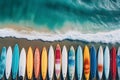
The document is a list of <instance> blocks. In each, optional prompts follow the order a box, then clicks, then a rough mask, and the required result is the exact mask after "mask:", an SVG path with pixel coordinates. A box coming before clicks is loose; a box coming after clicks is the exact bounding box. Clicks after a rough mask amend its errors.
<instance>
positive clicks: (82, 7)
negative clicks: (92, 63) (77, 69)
mask: <svg viewBox="0 0 120 80" xmlns="http://www.w3.org/2000/svg"><path fill="white" fill-rule="evenodd" d="M0 28H1V29H0V36H1V37H9V36H11V37H17V38H27V39H29V40H34V39H42V40H45V41H55V40H63V39H72V40H83V41H87V42H104V43H116V42H118V43H120V0H0ZM16 29H19V30H16ZM29 29H30V30H29ZM31 30H32V31H31Z"/></svg>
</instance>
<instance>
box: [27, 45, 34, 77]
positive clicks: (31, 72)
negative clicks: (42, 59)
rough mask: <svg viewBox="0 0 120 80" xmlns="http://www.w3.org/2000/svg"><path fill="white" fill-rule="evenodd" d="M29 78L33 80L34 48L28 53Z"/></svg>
mask: <svg viewBox="0 0 120 80" xmlns="http://www.w3.org/2000/svg"><path fill="white" fill-rule="evenodd" d="M26 66H27V78H28V79H32V74H33V51H32V48H31V47H29V49H28V53H27V65H26Z"/></svg>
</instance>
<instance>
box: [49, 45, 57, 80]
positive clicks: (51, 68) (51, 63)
mask: <svg viewBox="0 0 120 80" xmlns="http://www.w3.org/2000/svg"><path fill="white" fill-rule="evenodd" d="M54 61H55V60H54V50H53V47H52V46H50V48H49V53H48V75H49V79H50V80H52V78H53V73H54Z"/></svg>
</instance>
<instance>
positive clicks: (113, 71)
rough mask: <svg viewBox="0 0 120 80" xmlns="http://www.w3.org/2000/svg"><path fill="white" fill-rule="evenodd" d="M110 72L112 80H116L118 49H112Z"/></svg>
mask: <svg viewBox="0 0 120 80" xmlns="http://www.w3.org/2000/svg"><path fill="white" fill-rule="evenodd" d="M110 70H111V76H112V80H116V48H115V47H112V49H111V52H110Z"/></svg>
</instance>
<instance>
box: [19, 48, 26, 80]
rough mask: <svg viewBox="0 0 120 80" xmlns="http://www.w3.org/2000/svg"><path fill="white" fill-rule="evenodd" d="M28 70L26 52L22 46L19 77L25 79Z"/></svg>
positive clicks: (21, 79)
mask: <svg viewBox="0 0 120 80" xmlns="http://www.w3.org/2000/svg"><path fill="white" fill-rule="evenodd" d="M25 70H26V52H25V49H24V48H22V50H21V52H20V61H19V78H20V80H24V77H25Z"/></svg>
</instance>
